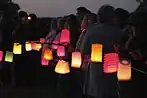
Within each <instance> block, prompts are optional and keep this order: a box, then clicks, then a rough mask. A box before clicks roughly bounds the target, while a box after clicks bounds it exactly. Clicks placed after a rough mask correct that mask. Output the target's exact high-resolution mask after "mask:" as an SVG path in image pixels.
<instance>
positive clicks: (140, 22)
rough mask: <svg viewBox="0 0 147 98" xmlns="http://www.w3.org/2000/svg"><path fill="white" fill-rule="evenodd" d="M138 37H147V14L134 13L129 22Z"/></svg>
mask: <svg viewBox="0 0 147 98" xmlns="http://www.w3.org/2000/svg"><path fill="white" fill-rule="evenodd" d="M128 22H129V24H130V25H131V26H132V27H133V28H134V32H135V34H136V36H137V37H140V38H144V37H147V33H146V32H147V12H134V13H132V14H131V16H130V17H129V20H128Z"/></svg>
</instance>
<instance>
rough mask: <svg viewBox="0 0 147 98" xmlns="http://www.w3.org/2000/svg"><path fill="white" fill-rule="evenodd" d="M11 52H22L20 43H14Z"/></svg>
mask: <svg viewBox="0 0 147 98" xmlns="http://www.w3.org/2000/svg"><path fill="white" fill-rule="evenodd" d="M13 53H14V54H22V45H20V44H19V43H14V45H13Z"/></svg>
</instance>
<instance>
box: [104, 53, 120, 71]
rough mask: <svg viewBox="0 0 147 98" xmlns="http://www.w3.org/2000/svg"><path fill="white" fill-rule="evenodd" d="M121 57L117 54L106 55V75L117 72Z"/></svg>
mask: <svg viewBox="0 0 147 98" xmlns="http://www.w3.org/2000/svg"><path fill="white" fill-rule="evenodd" d="M118 63H119V57H118V54H117V53H107V54H105V55H104V66H103V70H104V73H114V72H117V69H118Z"/></svg>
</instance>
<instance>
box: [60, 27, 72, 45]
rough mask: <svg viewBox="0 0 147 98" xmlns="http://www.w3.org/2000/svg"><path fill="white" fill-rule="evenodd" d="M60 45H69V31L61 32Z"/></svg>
mask: <svg viewBox="0 0 147 98" xmlns="http://www.w3.org/2000/svg"><path fill="white" fill-rule="evenodd" d="M60 43H68V44H69V43H70V31H69V30H68V29H63V30H62V31H61V36H60Z"/></svg>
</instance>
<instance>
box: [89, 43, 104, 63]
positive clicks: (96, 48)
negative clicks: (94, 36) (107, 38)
mask: <svg viewBox="0 0 147 98" xmlns="http://www.w3.org/2000/svg"><path fill="white" fill-rule="evenodd" d="M102 49H103V45H102V44H92V52H91V61H92V62H100V63H101V62H102V55H103V54H102V52H103V51H102Z"/></svg>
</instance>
